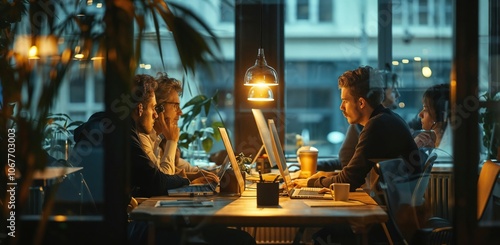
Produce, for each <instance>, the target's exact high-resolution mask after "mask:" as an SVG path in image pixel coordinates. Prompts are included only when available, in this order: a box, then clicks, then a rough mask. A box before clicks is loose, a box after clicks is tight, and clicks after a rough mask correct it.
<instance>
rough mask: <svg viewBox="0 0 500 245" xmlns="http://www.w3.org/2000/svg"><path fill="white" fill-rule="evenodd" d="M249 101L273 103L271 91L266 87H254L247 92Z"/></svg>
mask: <svg viewBox="0 0 500 245" xmlns="http://www.w3.org/2000/svg"><path fill="white" fill-rule="evenodd" d="M247 99H248V100H250V101H274V96H273V91H272V90H271V88H270V87H269V86H266V85H255V86H252V88H250V91H249V92H248V98H247Z"/></svg>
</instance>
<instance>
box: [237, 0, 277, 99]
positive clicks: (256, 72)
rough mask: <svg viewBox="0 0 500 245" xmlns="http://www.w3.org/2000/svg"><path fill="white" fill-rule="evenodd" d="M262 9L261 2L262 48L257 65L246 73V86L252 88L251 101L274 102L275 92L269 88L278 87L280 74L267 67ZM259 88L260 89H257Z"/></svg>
mask: <svg viewBox="0 0 500 245" xmlns="http://www.w3.org/2000/svg"><path fill="white" fill-rule="evenodd" d="M262 9H263V4H262V1H261V2H260V48H259V50H258V53H257V59H256V60H255V64H254V65H253V66H252V67H250V68H248V70H247V71H246V72H245V86H252V88H251V89H250V91H249V93H248V100H251V101H274V96H273V91H272V90H271V88H269V86H277V85H278V73H277V72H276V70H275V69H274V68H272V67H271V66H269V65H267V61H266V57H265V55H264V48H263V47H262V26H263V25H262V24H263V23H262V18H263V17H262ZM256 86H258V87H256Z"/></svg>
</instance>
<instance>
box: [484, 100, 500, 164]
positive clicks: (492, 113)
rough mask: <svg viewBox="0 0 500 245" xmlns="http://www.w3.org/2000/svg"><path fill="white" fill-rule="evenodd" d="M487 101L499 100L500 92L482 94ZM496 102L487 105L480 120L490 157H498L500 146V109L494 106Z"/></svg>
mask: <svg viewBox="0 0 500 245" xmlns="http://www.w3.org/2000/svg"><path fill="white" fill-rule="evenodd" d="M482 97H483V98H484V99H485V101H486V103H492V102H497V103H498V102H499V101H500V93H497V94H496V95H495V96H492V95H491V94H490V93H488V92H487V93H485V94H484V95H483V96H482ZM494 106H495V105H494V104H491V105H490V106H487V107H486V109H485V111H484V112H483V113H481V114H480V121H481V122H482V123H483V129H484V133H483V145H484V146H485V147H486V149H488V158H489V159H495V158H496V157H497V151H498V147H499V146H500V111H499V110H498V108H495V107H494Z"/></svg>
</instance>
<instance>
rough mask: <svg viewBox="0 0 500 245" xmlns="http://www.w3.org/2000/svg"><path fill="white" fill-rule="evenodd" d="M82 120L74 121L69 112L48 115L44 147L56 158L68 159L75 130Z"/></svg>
mask: <svg viewBox="0 0 500 245" xmlns="http://www.w3.org/2000/svg"><path fill="white" fill-rule="evenodd" d="M82 123H83V122H82V121H73V120H72V119H71V118H70V117H69V116H68V115H67V114H64V113H56V114H49V115H48V116H47V123H46V126H45V130H44V136H45V137H44V142H43V143H42V148H43V149H44V150H46V151H47V152H48V153H49V155H50V156H52V157H54V158H55V159H58V160H59V159H64V160H67V159H68V155H69V149H71V148H72V146H73V137H72V136H73V131H74V129H75V128H77V127H78V126H80V125H81V124H82Z"/></svg>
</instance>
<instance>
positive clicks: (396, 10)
mask: <svg viewBox="0 0 500 245" xmlns="http://www.w3.org/2000/svg"><path fill="white" fill-rule="evenodd" d="M392 6H393V8H392V11H393V19H392V22H393V25H394V26H404V27H407V26H428V27H451V23H452V20H453V18H452V17H453V16H452V6H453V5H452V2H451V0H394V1H393V4H392Z"/></svg>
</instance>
